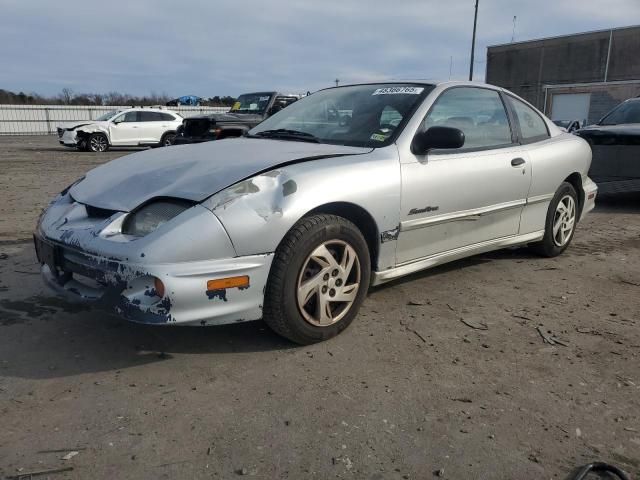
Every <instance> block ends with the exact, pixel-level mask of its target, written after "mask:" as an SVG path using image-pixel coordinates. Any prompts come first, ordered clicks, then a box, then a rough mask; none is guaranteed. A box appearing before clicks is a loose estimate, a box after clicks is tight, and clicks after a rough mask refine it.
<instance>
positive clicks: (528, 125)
mask: <svg viewBox="0 0 640 480" xmlns="http://www.w3.org/2000/svg"><path fill="white" fill-rule="evenodd" d="M507 97H508V98H509V103H510V104H511V108H512V109H513V112H514V114H515V116H516V120H517V121H518V125H519V126H520V137H521V138H522V141H523V142H524V143H531V142H539V141H540V140H544V139H546V138H549V129H548V128H547V123H546V122H545V121H544V120H543V119H542V117H541V116H540V114H538V112H536V111H535V110H534V109H533V108H531V107H530V106H529V105H527V104H525V103H524V102H521V101H520V100H518V99H517V98H513V97H512V96H510V95H507Z"/></svg>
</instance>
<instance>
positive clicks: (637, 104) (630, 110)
mask: <svg viewBox="0 0 640 480" xmlns="http://www.w3.org/2000/svg"><path fill="white" fill-rule="evenodd" d="M621 123H640V101H638V100H635V101H631V102H629V101H627V102H623V103H621V104H620V105H618V106H617V107H616V108H614V109H613V110H611V111H610V112H609V113H608V114H606V115H605V116H604V118H603V119H602V120H600V125H619V124H621Z"/></svg>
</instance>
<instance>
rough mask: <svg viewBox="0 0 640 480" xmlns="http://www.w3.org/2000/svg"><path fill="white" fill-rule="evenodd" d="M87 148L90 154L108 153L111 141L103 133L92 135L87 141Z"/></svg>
mask: <svg viewBox="0 0 640 480" xmlns="http://www.w3.org/2000/svg"><path fill="white" fill-rule="evenodd" d="M87 148H88V149H89V151H90V152H95V153H101V152H106V151H107V150H109V140H108V139H107V136H106V135H105V134H103V133H92V134H91V135H90V136H89V140H87Z"/></svg>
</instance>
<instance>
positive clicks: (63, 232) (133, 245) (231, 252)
mask: <svg viewBox="0 0 640 480" xmlns="http://www.w3.org/2000/svg"><path fill="white" fill-rule="evenodd" d="M128 215H129V214H128V213H126V212H120V211H110V210H103V209H99V208H96V207H89V206H87V205H85V204H82V203H79V202H76V201H75V200H74V199H73V198H72V197H71V195H70V193H69V191H68V190H66V191H65V192H63V193H62V194H60V195H59V196H58V197H57V198H56V199H55V200H54V201H53V202H51V204H50V205H49V207H48V208H47V209H46V210H45V211H44V212H43V214H42V215H41V217H40V219H39V221H38V226H37V228H36V231H35V233H34V241H35V247H36V254H37V257H38V260H39V262H40V265H41V272H42V276H43V278H44V281H45V282H46V284H47V285H48V286H49V287H51V288H52V289H53V290H54V291H55V292H57V293H58V294H61V295H63V296H64V297H65V298H67V299H69V300H71V301H74V302H88V303H91V304H93V305H95V306H96V307H99V308H101V309H104V310H107V311H110V312H112V313H116V314H119V315H121V316H123V317H125V318H126V319H128V320H132V321H135V322H141V323H153V324H185V325H216V324H224V323H233V322H239V321H245V320H247V321H248V320H257V319H259V318H261V317H262V302H263V297H264V287H265V285H266V282H267V277H268V274H269V269H270V267H271V260H272V257H273V254H271V253H265V254H261V255H240V256H239V255H237V253H236V251H235V249H234V248H233V245H232V243H231V240H230V238H229V236H228V235H227V233H226V231H225V229H224V227H223V226H222V224H221V223H220V221H219V220H218V218H217V217H216V216H215V215H214V214H213V213H212V212H211V211H209V210H208V209H206V208H204V207H203V206H201V205H195V206H193V207H191V208H188V209H186V210H185V211H183V212H182V213H181V214H179V215H177V216H175V217H174V218H172V219H171V220H169V221H167V222H166V223H164V224H162V225H160V226H159V227H157V228H156V230H155V231H153V232H151V233H149V234H147V235H145V236H143V237H135V236H131V235H127V234H124V233H123V232H122V223H123V222H124V220H125V219H126V218H127V216H128ZM230 277H242V278H243V279H244V280H245V281H244V282H243V284H242V288H239V287H230V288H223V289H217V290H215V291H208V288H209V282H212V281H213V282H212V283H211V284H220V283H222V284H225V285H226V283H225V282H215V281H216V280H225V279H229V278H230ZM247 283H248V284H247Z"/></svg>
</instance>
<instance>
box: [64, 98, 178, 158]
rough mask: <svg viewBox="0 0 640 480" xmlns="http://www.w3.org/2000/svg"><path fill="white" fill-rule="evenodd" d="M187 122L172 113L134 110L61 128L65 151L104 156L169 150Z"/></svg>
mask: <svg viewBox="0 0 640 480" xmlns="http://www.w3.org/2000/svg"><path fill="white" fill-rule="evenodd" d="M182 121H183V118H182V117H181V116H180V115H179V114H177V113H176V112H173V111H171V110H165V109H159V108H130V109H126V110H113V111H111V112H107V113H105V114H104V115H102V116H101V117H98V118H97V119H96V120H92V121H82V122H76V123H74V124H72V125H65V126H59V127H58V129H57V130H58V140H59V142H60V144H61V145H64V146H65V147H74V148H78V149H80V150H87V151H90V152H104V151H106V150H108V149H109V147H111V146H113V147H140V146H147V147H158V146H168V145H171V144H172V143H173V140H174V139H175V138H176V130H177V129H178V127H179V126H180V125H182Z"/></svg>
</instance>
